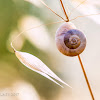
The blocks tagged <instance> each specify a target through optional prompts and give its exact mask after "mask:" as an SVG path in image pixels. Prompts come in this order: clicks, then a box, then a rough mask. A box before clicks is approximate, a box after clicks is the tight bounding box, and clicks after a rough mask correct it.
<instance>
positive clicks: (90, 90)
mask: <svg viewBox="0 0 100 100" xmlns="http://www.w3.org/2000/svg"><path fill="white" fill-rule="evenodd" d="M78 59H79V62H80V65H81V68H82V71H83V74H84V77H85V80H86V83H87V86H88V89H89V92H90V94H91V97H92V100H95V99H94V96H93V93H92V89H91V87H90V84H89V81H88V78H87V75H86V72H85V69H84V66H83V64H82V61H81V57H80V55H78Z"/></svg>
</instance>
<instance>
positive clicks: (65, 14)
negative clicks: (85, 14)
mask: <svg viewBox="0 0 100 100" xmlns="http://www.w3.org/2000/svg"><path fill="white" fill-rule="evenodd" d="M60 3H61V6H62V8H63V11H64V14H65V16H66V19H67V21H66V22H69V18H68V15H67V13H66V10H65V7H64V5H63V2H62V0H60Z"/></svg>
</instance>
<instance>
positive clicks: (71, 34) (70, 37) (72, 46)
mask: <svg viewBox="0 0 100 100" xmlns="http://www.w3.org/2000/svg"><path fill="white" fill-rule="evenodd" d="M56 45H57V48H58V50H59V51H60V52H61V53H63V54H64V55H66V56H77V55H79V54H80V53H82V52H83V51H84V49H85V47H86V38H85V36H84V34H83V33H82V32H81V31H79V30H77V29H76V27H75V26H74V24H72V23H71V22H65V23H64V24H62V25H61V26H60V27H59V28H58V30H57V32H56Z"/></svg>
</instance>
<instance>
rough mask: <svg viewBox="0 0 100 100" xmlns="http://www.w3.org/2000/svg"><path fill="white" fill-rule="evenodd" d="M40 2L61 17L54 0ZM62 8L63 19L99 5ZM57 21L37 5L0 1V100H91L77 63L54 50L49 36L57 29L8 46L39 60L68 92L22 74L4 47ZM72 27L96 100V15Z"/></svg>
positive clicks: (96, 1)
mask: <svg viewBox="0 0 100 100" xmlns="http://www.w3.org/2000/svg"><path fill="white" fill-rule="evenodd" d="M44 2H45V3H46V4H47V5H48V6H49V7H50V8H52V9H53V10H54V11H55V12H57V13H58V14H59V15H61V16H63V17H65V16H64V14H63V10H62V8H61V5H60V2H59V0H54V1H52V0H44ZM63 3H64V5H65V7H66V9H67V13H68V14H69V16H70V17H69V19H73V18H75V17H77V16H84V15H87V14H97V13H100V0H86V1H82V0H63ZM80 3H81V5H80ZM78 5H80V6H78ZM57 21H61V19H60V18H59V17H57V16H56V15H55V14H53V13H52V12H51V11H50V10H48V9H47V8H46V7H45V6H44V5H43V4H42V3H41V2H40V1H39V0H0V100H92V99H91V96H90V93H89V91H88V88H87V85H86V82H85V79H84V76H83V73H82V70H81V66H80V64H79V61H78V58H77V57H67V56H64V55H62V54H61V53H60V52H59V51H58V50H57V48H56V44H55V33H56V30H57V28H58V27H59V26H60V25H61V24H62V23H57V24H50V25H42V26H41V27H37V28H35V29H31V30H29V31H25V32H24V33H23V34H22V35H21V36H20V37H18V38H17V39H16V40H15V41H14V44H13V45H14V47H15V48H16V49H17V50H20V51H23V52H28V53H31V54H33V55H34V56H36V57H38V58H39V59H41V60H42V61H43V62H44V63H45V64H46V65H47V66H48V67H49V68H50V69H51V70H52V71H53V72H54V73H56V74H57V75H58V76H59V77H60V78H61V79H62V80H64V81H65V82H66V83H68V84H69V85H70V86H71V87H73V88H72V89H71V88H69V87H67V86H64V88H61V87H59V86H57V85H56V84H55V83H53V82H51V81H50V80H48V79H46V78H44V77H43V76H41V75H39V74H37V73H36V72H33V71H31V70H30V69H28V68H26V67H25V66H24V65H22V64H21V63H20V62H19V60H18V59H17V58H16V56H15V54H14V53H13V50H12V48H11V46H10V42H11V41H12V40H13V39H14V38H15V37H16V36H17V35H18V34H19V33H20V32H21V31H23V30H27V29H28V28H31V27H35V26H38V25H41V24H48V23H52V22H57ZM72 22H73V23H74V24H75V25H76V27H77V28H78V29H79V30H81V31H82V32H83V33H84V34H85V35H86V38H87V46H86V49H85V51H84V52H83V53H82V54H81V58H82V61H83V64H84V67H85V70H86V73H87V76H88V79H89V82H90V84H91V88H92V90H93V94H94V97H95V100H99V99H100V77H99V76H100V38H99V36H100V15H96V16H88V17H82V18H77V19H76V20H73V21H72Z"/></svg>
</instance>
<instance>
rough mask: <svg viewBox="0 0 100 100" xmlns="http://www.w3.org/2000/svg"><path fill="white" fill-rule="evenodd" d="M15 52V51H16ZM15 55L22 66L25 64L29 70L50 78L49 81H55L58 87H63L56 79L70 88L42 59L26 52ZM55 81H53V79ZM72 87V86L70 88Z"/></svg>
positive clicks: (18, 52)
mask: <svg viewBox="0 0 100 100" xmlns="http://www.w3.org/2000/svg"><path fill="white" fill-rule="evenodd" d="M14 50H15V49H14ZM15 55H16V57H17V58H18V59H19V60H20V62H21V63H22V64H24V65H25V66H26V67H27V68H29V69H31V70H32V71H35V72H37V73H39V74H41V75H42V76H44V77H46V78H48V79H49V80H51V81H53V82H54V83H56V84H57V85H59V86H61V87H63V86H62V85H60V84H59V83H58V82H56V81H55V80H54V79H56V80H57V81H59V82H61V83H63V84H65V85H67V86H69V85H68V84H66V83H65V82H64V81H62V80H61V79H60V78H59V77H58V76H57V75H56V74H55V73H54V72H52V71H51V70H50V69H49V68H48V67H47V66H46V65H45V64H44V63H43V62H42V61H41V60H40V59H38V58H37V57H35V56H33V55H31V54H29V53H26V52H20V51H16V50H15ZM51 77H52V78H54V79H52V78H51ZM69 87H70V86H69Z"/></svg>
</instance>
